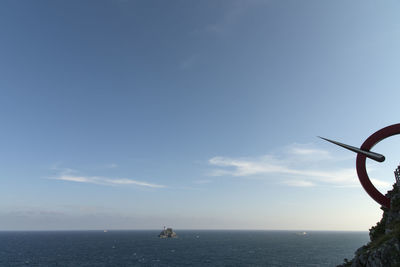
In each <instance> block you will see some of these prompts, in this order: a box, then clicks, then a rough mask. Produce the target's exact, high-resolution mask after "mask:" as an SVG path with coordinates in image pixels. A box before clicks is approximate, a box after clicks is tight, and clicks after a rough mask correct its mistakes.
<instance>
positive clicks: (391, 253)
mask: <svg viewBox="0 0 400 267" xmlns="http://www.w3.org/2000/svg"><path fill="white" fill-rule="evenodd" d="M386 196H387V197H389V198H390V209H387V208H384V207H381V209H382V210H383V216H382V219H381V220H380V221H379V222H378V223H377V224H376V226H373V227H372V228H371V229H370V230H369V237H370V240H371V241H370V242H369V243H368V244H367V245H365V246H362V247H361V248H359V249H358V250H357V251H356V252H355V257H354V258H353V259H352V260H351V261H348V260H347V259H345V262H344V263H343V264H342V265H339V266H340V267H343V266H352V267H354V266H368V267H369V266H371V267H375V266H376V267H380V266H382V267H386V266H392V267H394V266H399V267H400V189H399V188H398V187H397V186H395V185H394V186H393V190H391V191H389V192H388V193H387V194H386Z"/></svg>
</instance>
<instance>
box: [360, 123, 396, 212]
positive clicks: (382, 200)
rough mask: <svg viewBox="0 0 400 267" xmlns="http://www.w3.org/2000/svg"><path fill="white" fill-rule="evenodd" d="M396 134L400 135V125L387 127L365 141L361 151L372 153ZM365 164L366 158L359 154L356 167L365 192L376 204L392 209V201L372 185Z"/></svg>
mask: <svg viewBox="0 0 400 267" xmlns="http://www.w3.org/2000/svg"><path fill="white" fill-rule="evenodd" d="M396 134H400V123H398V124H393V125H390V126H387V127H385V128H383V129H380V130H379V131H377V132H375V133H373V134H372V135H371V136H370V137H368V138H367V140H365V141H364V143H363V144H362V145H361V147H360V149H362V150H366V151H370V150H371V148H372V147H373V146H375V145H376V144H377V143H379V142H380V141H382V140H383V139H385V138H388V137H390V136H393V135H396ZM365 163H366V157H365V156H364V155H362V154H360V153H359V154H357V161H356V167H357V174H358V179H359V180H360V183H361V185H362V186H363V187H364V189H365V191H367V193H368V195H370V196H371V197H372V198H373V199H374V200H375V201H376V202H378V203H379V204H381V205H382V206H384V207H386V208H390V199H389V198H387V197H385V196H384V195H383V194H382V193H381V192H379V191H378V190H377V189H376V188H375V186H374V185H373V184H372V183H371V180H370V179H369V177H368V174H367V169H366V165H365Z"/></svg>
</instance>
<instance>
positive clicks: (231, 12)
mask: <svg viewBox="0 0 400 267" xmlns="http://www.w3.org/2000/svg"><path fill="white" fill-rule="evenodd" d="M226 3H227V6H226V7H225V9H224V12H223V15H222V16H221V17H220V18H219V19H217V20H216V21H215V22H213V23H210V24H208V25H207V26H206V28H205V30H206V31H208V32H214V33H222V32H224V31H226V30H227V29H228V28H230V27H231V26H232V25H234V24H235V23H236V22H237V21H238V20H239V19H240V18H241V16H243V14H245V13H246V12H247V11H248V10H250V9H251V8H257V7H259V6H260V5H265V4H266V1H263V0H246V1H239V0H236V1H227V2H226Z"/></svg>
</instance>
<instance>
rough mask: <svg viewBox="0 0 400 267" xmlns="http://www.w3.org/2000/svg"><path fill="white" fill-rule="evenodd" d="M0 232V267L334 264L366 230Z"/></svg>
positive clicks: (351, 250) (362, 241)
mask: <svg viewBox="0 0 400 267" xmlns="http://www.w3.org/2000/svg"><path fill="white" fill-rule="evenodd" d="M159 232H160V231H108V232H103V231H54V232H41V231H39V232H0V266H336V265H337V264H340V263H342V262H343V259H344V258H349V259H350V258H352V257H353V255H354V251H355V250H356V249H357V248H358V247H360V246H361V245H363V244H366V243H367V241H368V233H367V232H307V234H305V235H304V234H303V233H302V232H294V231H217V230H216V231H188V230H186V231H179V230H177V231H176V232H177V234H178V236H179V237H178V238H176V239H160V238H158V237H157V235H158V234H159Z"/></svg>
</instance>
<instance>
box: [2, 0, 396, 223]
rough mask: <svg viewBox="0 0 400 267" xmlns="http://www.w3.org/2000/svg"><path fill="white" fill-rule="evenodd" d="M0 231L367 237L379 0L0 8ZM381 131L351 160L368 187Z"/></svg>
mask: <svg viewBox="0 0 400 267" xmlns="http://www.w3.org/2000/svg"><path fill="white" fill-rule="evenodd" d="M0 5H1V6H0V34H1V35H0V36H1V37H0V38H1V42H0V43H1V46H0V75H1V79H0V122H1V131H0V147H1V153H0V162H1V163H0V182H1V186H0V229H3V230H41V229H51V230H55V229H159V228H161V227H162V226H164V225H169V226H172V227H175V228H180V229H297V230H303V229H305V230H310V229H315V230H367V229H368V228H370V227H371V226H372V225H374V224H375V223H376V221H378V220H379V219H380V216H381V210H380V209H379V205H378V204H376V203H375V202H374V201H373V200H372V199H371V198H369V197H368V195H367V194H366V193H365V192H364V190H363V189H362V188H361V186H360V185H359V183H358V180H357V176H356V174H355V155H354V154H353V153H351V152H348V151H343V150H341V149H340V148H338V147H336V146H333V145H332V144H328V143H326V142H324V141H322V140H320V139H318V138H316V136H317V135H321V136H325V137H328V138H332V139H335V140H338V141H341V142H344V143H348V144H351V145H354V146H360V145H361V144H362V142H363V141H364V140H365V139H366V138H367V137H368V136H369V135H370V134H372V133H373V132H375V131H376V130H379V129H380V128H382V127H384V126H387V125H390V124H394V123H398V122H399V109H398V103H399V99H400V90H399V84H400V76H399V75H398V71H399V69H400V52H399V49H398V47H400V17H399V16H398V11H399V7H400V4H399V3H398V2H396V1H385V2H384V3H383V2H378V1H329V2H328V1H256V0H251V1H235V0H232V1H196V2H195V1H153V0H152V1H56V2H54V1H35V2H32V1H5V2H2V3H1V4H0ZM399 145H400V139H399V138H397V137H393V138H391V139H388V140H385V141H384V142H382V143H380V144H378V145H377V146H376V151H377V152H379V153H382V154H385V155H386V157H387V162H385V163H383V164H378V163H373V162H368V168H369V171H370V176H371V178H373V179H374V183H375V184H376V185H377V187H378V188H379V189H380V190H382V192H384V191H386V190H388V189H389V188H390V184H391V183H393V182H394V177H393V170H394V169H395V168H396V166H397V165H398V162H399V161H400V155H399V153H398V151H397V149H396V148H397V147H399Z"/></svg>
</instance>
